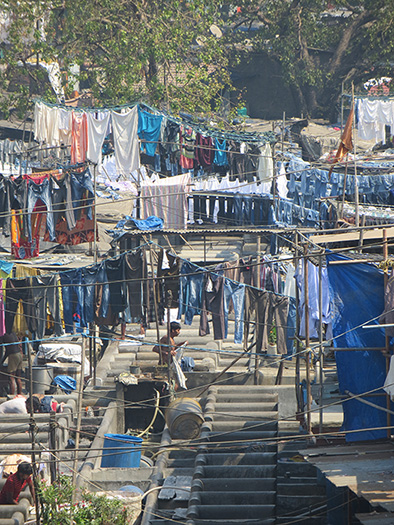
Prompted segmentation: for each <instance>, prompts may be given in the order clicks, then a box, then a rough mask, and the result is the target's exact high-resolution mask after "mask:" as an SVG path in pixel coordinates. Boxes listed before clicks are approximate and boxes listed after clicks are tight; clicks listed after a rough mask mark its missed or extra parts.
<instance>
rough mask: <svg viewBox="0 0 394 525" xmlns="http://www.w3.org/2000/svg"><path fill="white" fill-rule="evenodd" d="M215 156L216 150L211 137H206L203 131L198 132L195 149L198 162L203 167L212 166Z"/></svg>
mask: <svg viewBox="0 0 394 525" xmlns="http://www.w3.org/2000/svg"><path fill="white" fill-rule="evenodd" d="M214 157H215V150H214V145H213V142H212V139H211V137H205V136H204V135H202V134H201V133H197V135H196V150H195V158H196V161H197V164H198V165H199V166H201V167H202V168H210V167H211V166H212V164H213V159H214Z"/></svg>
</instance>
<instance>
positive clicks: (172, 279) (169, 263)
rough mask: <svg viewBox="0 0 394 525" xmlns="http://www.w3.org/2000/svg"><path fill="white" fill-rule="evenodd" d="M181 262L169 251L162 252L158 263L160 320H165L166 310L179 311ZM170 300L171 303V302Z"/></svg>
mask: <svg viewBox="0 0 394 525" xmlns="http://www.w3.org/2000/svg"><path fill="white" fill-rule="evenodd" d="M180 268H181V260H180V259H179V258H178V257H176V256H175V255H172V254H171V253H170V252H169V251H164V250H162V249H161V250H160V252H159V258H158V262H157V287H156V288H157V298H158V304H159V310H160V312H159V314H160V319H164V312H165V309H166V308H168V306H169V307H170V308H178V309H179V273H180ZM169 300H170V302H169Z"/></svg>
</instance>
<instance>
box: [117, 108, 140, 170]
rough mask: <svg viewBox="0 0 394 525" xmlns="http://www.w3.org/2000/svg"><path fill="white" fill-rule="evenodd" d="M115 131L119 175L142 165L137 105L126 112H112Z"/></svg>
mask: <svg viewBox="0 0 394 525" xmlns="http://www.w3.org/2000/svg"><path fill="white" fill-rule="evenodd" d="M112 128H113V132H114V146H115V160H116V171H117V173H118V175H119V176H121V175H126V177H127V178H129V177H130V173H131V172H132V171H134V170H137V169H138V168H139V167H140V153H139V148H138V136H137V131H138V108H137V106H135V107H134V108H133V109H131V110H130V111H129V112H127V113H125V114H120V113H116V112H115V111H113V112H112Z"/></svg>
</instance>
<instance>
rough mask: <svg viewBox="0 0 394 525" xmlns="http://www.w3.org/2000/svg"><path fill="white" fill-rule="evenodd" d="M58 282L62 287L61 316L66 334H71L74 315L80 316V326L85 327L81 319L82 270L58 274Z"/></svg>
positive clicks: (82, 298)
mask: <svg viewBox="0 0 394 525" xmlns="http://www.w3.org/2000/svg"><path fill="white" fill-rule="evenodd" d="M60 282H61V285H62V295H63V316H64V324H65V328H66V332H67V333H72V332H73V322H74V313H76V314H78V315H79V316H80V324H81V326H86V323H85V320H84V318H83V313H84V312H83V309H82V305H83V300H84V297H83V287H82V286H81V285H82V270H81V269H80V268H77V269H75V270H68V271H66V272H60Z"/></svg>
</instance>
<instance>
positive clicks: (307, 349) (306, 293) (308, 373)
mask: <svg viewBox="0 0 394 525" xmlns="http://www.w3.org/2000/svg"><path fill="white" fill-rule="evenodd" d="M308 279H309V277H308V246H307V245H305V246H304V298H305V300H304V308H305V313H304V315H305V371H306V411H307V414H306V424H307V431H308V434H310V433H311V432H312V425H311V371H310V366H311V364H310V360H311V350H310V347H309V282H308Z"/></svg>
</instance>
